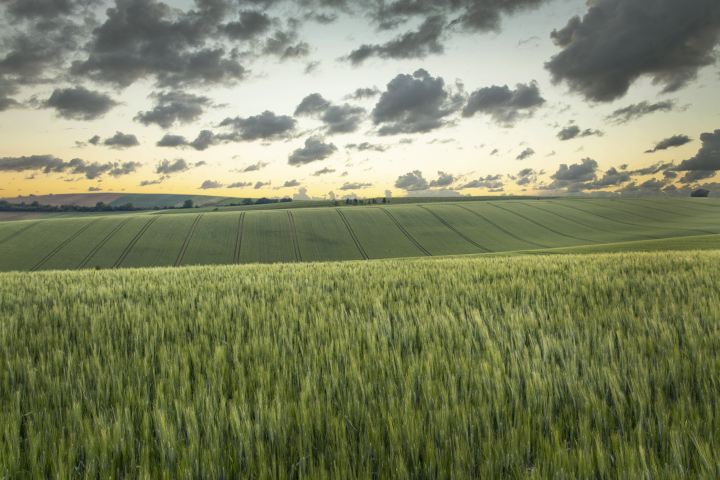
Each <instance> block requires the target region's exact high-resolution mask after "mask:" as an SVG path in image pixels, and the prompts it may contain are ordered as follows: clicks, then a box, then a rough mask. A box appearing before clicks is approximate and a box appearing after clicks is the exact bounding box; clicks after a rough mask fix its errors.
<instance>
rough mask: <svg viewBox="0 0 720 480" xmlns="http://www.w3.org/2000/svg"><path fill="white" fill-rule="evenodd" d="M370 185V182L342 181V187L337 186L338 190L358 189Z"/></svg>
mask: <svg viewBox="0 0 720 480" xmlns="http://www.w3.org/2000/svg"><path fill="white" fill-rule="evenodd" d="M369 187H372V183H359V182H355V183H347V182H346V183H344V184H343V186H342V187H339V188H338V190H359V189H362V188H369Z"/></svg>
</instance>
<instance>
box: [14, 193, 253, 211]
mask: <svg viewBox="0 0 720 480" xmlns="http://www.w3.org/2000/svg"><path fill="white" fill-rule="evenodd" d="M243 198H244V197H243ZM187 199H191V200H192V201H193V204H194V205H199V206H203V205H209V204H216V203H218V202H224V203H225V204H229V203H235V202H238V203H239V202H240V201H242V198H234V197H218V196H212V195H193V194H189V195H188V194H183V195H173V194H153V193H111V192H107V193H105V192H103V193H68V194H59V195H28V196H25V197H14V198H2V199H1V200H6V201H8V202H10V203H15V204H19V203H23V202H25V203H27V204H29V203H32V202H35V201H37V202H38V203H39V204H41V205H79V206H85V207H94V206H95V205H96V204H97V202H103V203H106V204H108V205H112V206H114V207H116V206H120V205H125V204H126V203H128V202H131V203H132V204H133V205H134V206H135V207H138V208H152V207H154V206H156V205H157V206H158V207H179V206H182V204H183V202H184V201H185V200H187Z"/></svg>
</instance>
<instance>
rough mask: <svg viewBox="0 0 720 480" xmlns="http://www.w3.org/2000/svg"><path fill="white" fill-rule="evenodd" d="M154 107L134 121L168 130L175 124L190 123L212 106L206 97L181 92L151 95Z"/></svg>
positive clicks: (140, 114) (138, 115)
mask: <svg viewBox="0 0 720 480" xmlns="http://www.w3.org/2000/svg"><path fill="white" fill-rule="evenodd" d="M152 97H153V98H155V107H153V109H152V110H150V111H147V112H139V113H138V114H137V115H136V116H135V118H134V120H135V121H138V122H140V123H142V124H143V125H151V124H153V123H154V124H156V125H159V126H160V127H162V128H166V129H167V128H170V127H171V126H172V125H173V124H175V123H191V122H193V121H195V120H197V119H198V118H200V116H201V115H202V114H203V113H204V111H205V108H206V107H209V106H210V105H212V102H211V101H210V99H209V98H208V97H201V96H198V95H193V94H191V93H185V92H181V91H171V92H160V93H153V94H152Z"/></svg>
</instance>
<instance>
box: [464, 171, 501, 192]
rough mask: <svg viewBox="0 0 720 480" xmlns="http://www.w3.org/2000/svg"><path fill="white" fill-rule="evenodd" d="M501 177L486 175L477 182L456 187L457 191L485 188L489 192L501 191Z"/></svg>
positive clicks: (473, 181)
mask: <svg viewBox="0 0 720 480" xmlns="http://www.w3.org/2000/svg"><path fill="white" fill-rule="evenodd" d="M501 179H502V175H500V174H498V175H486V176H485V177H480V178H478V179H477V180H472V181H470V182H468V183H466V184H464V185H460V186H459V187H457V190H465V189H467V188H485V189H488V190H490V191H493V190H495V191H502V189H503V187H504V185H505V184H504V183H503V182H502V181H501Z"/></svg>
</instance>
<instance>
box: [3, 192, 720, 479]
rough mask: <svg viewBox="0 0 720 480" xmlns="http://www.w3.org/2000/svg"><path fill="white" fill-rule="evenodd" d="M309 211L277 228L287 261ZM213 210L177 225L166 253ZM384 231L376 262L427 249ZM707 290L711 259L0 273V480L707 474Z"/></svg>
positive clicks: (677, 256) (719, 426)
mask: <svg viewBox="0 0 720 480" xmlns="http://www.w3.org/2000/svg"><path fill="white" fill-rule="evenodd" d="M578 205H580V204H578ZM632 205H633V204H631V207H632ZM691 206H692V204H691ZM545 207H546V208H548V211H551V210H552V209H551V207H550V206H545ZM492 208H494V207H490V206H487V207H482V208H480V207H477V209H476V210H477V212H479V213H480V214H482V215H483V216H487V217H488V218H490V215H491V213H492V212H493V210H492ZM508 208H510V207H508ZM513 208H517V209H518V210H517V211H518V213H520V214H523V215H524V214H525V210H522V207H521V206H517V207H513ZM578 208H584V209H587V210H588V211H590V210H593V211H596V212H597V213H598V214H599V215H605V216H610V214H609V213H608V212H609V207H604V206H603V207H594V206H592V205H590V202H585V203H583V205H582V206H579V207H578ZM618 208H621V207H619V206H618ZM622 208H624V207H622ZM673 208H674V207H673ZM678 208H679V207H678ZM388 210H390V209H388ZM458 210H459V209H458ZM565 210H567V211H571V209H569V208H565ZM565 210H562V211H565ZM438 211H439V210H438ZM552 211H554V210H552ZM560 211H561V210H560V209H558V210H557V212H560ZM276 213H277V214H278V215H280V214H282V215H280V216H278V217H277V218H275V217H272V218H271V217H268V218H267V219H265V220H268V222H267V226H266V227H262V226H261V225H259V224H258V225H255V226H251V225H249V224H248V219H249V218H250V214H249V213H248V214H246V218H245V225H244V227H243V228H245V229H250V230H252V229H255V230H254V231H255V232H256V233H257V234H260V233H261V230H260V229H261V228H267V229H268V231H274V229H280V228H281V227H280V225H281V224H282V222H283V220H282V218H281V217H282V216H284V221H285V222H286V223H287V224H288V225H290V218H289V217H288V215H287V213H286V212H267V215H271V214H272V215H275V214H276ZM306 213H307V214H308V215H309V213H310V212H306ZM345 213H347V218H348V221H349V222H351V223H352V224H353V226H354V227H358V230H356V231H355V233H356V234H357V235H358V238H360V239H363V237H362V235H361V234H362V233H363V232H362V230H360V229H359V227H361V226H362V225H364V223H363V222H365V221H366V220H367V219H365V218H364V217H363V215H374V214H378V218H380V219H387V221H388V222H391V220H390V217H389V216H388V215H387V214H385V213H383V212H382V211H377V212H375V211H372V212H371V211H369V210H368V211H364V210H361V209H357V210H350V211H347V212H345ZM426 213H427V212H426ZM326 214H327V215H329V217H328V218H318V219H313V220H317V222H318V223H317V224H315V226H308V227H306V228H305V229H304V230H303V229H301V228H300V226H299V225H300V224H303V225H311V224H310V223H306V222H305V221H304V220H303V219H302V216H301V215H298V214H294V220H295V224H296V225H297V237H296V238H297V241H298V242H297V243H299V245H300V247H301V248H303V245H304V242H306V241H307V238H308V236H311V237H312V235H314V233H312V232H313V231H314V230H313V228H315V229H317V228H319V227H318V225H320V226H322V225H325V224H330V222H335V223H337V220H338V219H340V215H339V214H337V213H335V212H334V211H333V210H327V212H326ZM415 214H417V215H418V216H421V217H420V218H416V219H410V217H409V215H415ZM232 215H233V216H232V217H231V218H228V221H227V222H222V221H220V220H218V218H220V217H216V218H213V217H212V216H211V215H208V214H206V215H204V216H202V217H198V215H195V216H189V217H188V219H187V220H185V222H186V223H187V225H185V227H183V229H184V230H186V231H188V230H192V225H193V224H194V225H195V227H196V229H195V235H194V236H192V238H190V239H189V240H188V237H187V235H186V236H185V237H184V238H183V241H182V242H179V243H180V246H179V247H178V249H180V250H181V251H182V248H183V246H184V248H185V250H184V251H185V259H186V260H187V259H189V258H196V259H198V258H200V257H201V256H202V255H201V254H202V251H201V250H198V249H195V250H194V248H195V247H193V242H195V241H196V240H198V239H199V237H198V235H200V234H201V232H202V231H203V228H207V229H209V230H212V231H214V232H216V234H217V237H218V239H219V243H220V244H223V245H224V244H226V243H227V244H230V246H232V244H233V242H232V237H233V233H235V234H237V228H238V225H242V217H240V216H239V215H238V214H237V213H234V214H232ZM333 215H334V216H333ZM682 215H685V214H684V213H683V214H682ZM393 216H394V217H395V219H396V220H398V221H402V222H407V223H406V225H407V226H406V227H405V231H406V232H407V233H408V234H409V236H406V235H405V234H404V233H402V232H401V233H396V234H395V236H394V237H393V238H394V240H393V242H395V243H393V245H399V244H400V243H399V242H401V241H402V239H403V238H404V239H405V241H406V242H409V243H410V244H413V243H412V242H411V240H410V237H413V238H416V240H418V241H419V242H420V244H421V245H422V246H423V248H426V249H428V250H430V251H434V249H438V248H440V247H439V246H440V245H442V241H441V240H439V237H431V236H426V235H425V234H424V233H422V232H423V229H424V228H427V226H426V225H427V223H426V222H429V221H430V217H428V216H426V215H425V214H424V213H422V211H421V210H420V209H419V208H415V209H410V210H403V211H398V212H395V211H393ZM335 217H337V219H336V218H335ZM130 218H131V220H128V223H127V224H126V225H127V227H124V228H130V226H131V225H132V228H133V229H134V230H133V231H136V230H138V229H139V228H140V229H141V228H143V227H145V226H147V224H143V222H148V221H153V223H152V224H151V225H149V227H148V228H147V230H146V232H147V233H148V235H150V234H151V233H152V232H153V230H155V231H157V232H160V231H164V230H162V229H164V228H165V227H168V225H165V226H163V225H162V224H161V223H160V222H161V221H165V220H167V218H159V219H158V220H152V219H150V218H148V217H130ZM198 218H199V220H198ZM443 218H446V219H447V218H448V217H445V216H443ZM529 218H533V219H534V220H537V221H538V223H543V222H541V219H542V217H540V216H534V217H529ZM583 218H585V217H583ZM623 218H626V219H627V220H628V222H629V223H638V224H644V223H648V222H651V220H649V219H648V218H649V217H647V218H646V219H645V220H644V221H642V222H641V220H642V219H639V218H638V219H633V220H631V218H630V215H628V216H627V217H623ZM210 219H213V221H215V222H216V223H215V224H212V225H211V224H209V223H205V222H207V221H208V220H210ZM112 220H113V221H115V218H113V219H112ZM196 220H197V222H196ZM411 220H412V222H414V223H413V224H412V225H414V226H412V227H411V226H410V222H411ZM95 221H96V222H97V223H92V222H95ZM101 221H102V220H91V222H89V223H80V222H79V221H73V222H75V223H70V222H71V221H70V220H67V221H65V220H64V221H62V222H66V223H67V224H68V225H71V226H69V227H68V228H67V229H66V232H67V233H71V232H73V231H78V230H79V229H82V228H86V229H85V230H83V232H84V233H85V234H89V233H90V231H91V229H98V228H100V222H101ZM108 221H110V220H108ZM340 221H341V222H342V219H340ZM447 221H448V222H450V220H447ZM493 221H494V220H493ZM58 222H59V221H58ZM548 222H549V220H548ZM558 222H560V220H558ZM260 223H263V222H260ZM587 223H588V225H592V226H597V228H609V226H610V225H612V224H606V225H603V224H602V223H601V222H598V223H596V222H594V221H592V222H587ZM225 224H227V225H230V224H232V225H234V230H233V229H230V228H229V227H228V229H225V227H224V225H225ZM543 224H544V223H543ZM21 225H22V222H16V223H14V224H13V227H14V228H16V230H15V233H17V232H18V231H20V230H17V227H18V226H21ZM113 225H114V224H113ZM338 225H339V226H342V227H343V228H345V231H346V232H348V233H347V234H346V237H345V240H344V241H343V242H342V243H340V244H334V243H327V248H328V249H331V248H332V247H333V246H334V247H335V249H334V250H333V251H334V252H335V253H334V254H335V255H338V256H342V255H348V256H349V255H351V254H352V255H355V256H356V257H358V256H359V250H358V249H357V248H356V247H355V243H354V241H353V239H352V238H353V237H352V236H351V234H350V233H349V231H348V229H347V227H346V224H345V223H344V222H342V225H340V224H338ZM383 225H386V224H383ZM488 225H489V224H488ZM111 226H112V225H108V226H107V227H108V228H110V227H111ZM546 226H547V227H548V228H552V230H555V231H557V232H562V231H563V230H561V224H560V223H557V224H555V223H553V224H550V223H547V225H546ZM115 227H117V225H115ZM186 227H187V228H186ZM505 227H506V228H507V231H513V230H511V229H514V228H515V225H512V224H507V225H505ZM505 227H503V228H505ZM33 228H37V227H33ZM124 228H121V229H119V230H118V231H119V232H122V231H123V230H124ZM456 228H458V227H456ZM487 228H490V227H487ZM668 228H677V229H680V228H681V227H679V226H674V227H668ZM707 228H708V226H707V225H706V224H705V223H704V222H703V221H701V220H699V219H696V220H693V219H690V220H688V221H686V222H685V223H684V224H683V226H682V231H683V232H685V231H686V229H700V230H705V229H707ZM458 229H459V228H458ZM398 230H399V229H398ZM448 230H449V229H448ZM3 231H5V233H6V234H7V233H9V231H6V230H3ZM27 231H28V232H30V231H32V228H30V229H29V230H27ZM538 231H539V230H538ZM640 232H642V235H647V236H652V235H654V234H655V233H654V232H656V231H655V230H649V229H645V228H644V227H643V228H642V229H640V230H639V231H638V232H636V234H638V235H639V233H640ZM657 232H658V233H657V234H660V235H661V233H659V232H660V230H658V231H657ZM186 233H187V232H186ZM471 233H472V230H471V229H468V230H466V231H465V233H464V235H467V236H469V235H470V234H471ZM80 235H82V233H81V234H80ZM128 235H129V234H128ZM553 235H557V234H556V233H553V232H552V231H551V230H548V233H547V234H546V235H545V236H542V237H539V238H538V239H537V240H538V242H543V243H550V239H551V238H554V237H553ZM628 235H630V234H629V233H628ZM575 236H577V237H578V238H580V237H581V236H583V235H581V234H580V233H578V234H577V235H575ZM630 236H632V235H630ZM79 237H80V236H78V237H77V238H79ZM115 238H116V237H115V236H111V237H110V239H109V240H108V241H107V242H106V243H105V247H103V248H109V247H108V245H109V244H110V242H111V241H113V239H115ZM143 238H145V237H141V238H140V240H138V244H139V243H140V242H141V241H143ZM147 238H149V237H147ZM277 238H278V240H277V241H276V242H275V243H273V244H271V245H269V246H268V247H267V248H255V247H253V248H252V249H249V250H248V251H247V255H254V256H256V257H258V258H259V257H260V256H262V255H265V254H267V253H268V252H270V251H271V250H272V249H273V248H283V249H289V251H290V252H293V250H294V246H293V245H295V244H296V240H295V237H293V235H292V234H291V233H289V232H286V231H285V230H283V233H282V235H279V236H278V237H277ZM460 238H461V237H460ZM693 238H696V239H698V240H699V241H700V242H702V241H707V239H708V238H709V237H708V236H697V237H693ZM281 239H282V244H281ZM186 240H187V241H186ZM326 241H327V242H329V240H326ZM672 241H675V240H674V239H667V240H665V239H660V240H652V239H650V240H648V239H645V240H635V241H632V242H631V243H633V242H634V243H636V244H638V245H641V244H645V245H647V244H648V243H652V242H660V243H663V242H666V243H667V242H672ZM286 244H287V245H286ZM288 245H289V246H288ZM413 245H414V244H413ZM70 247H71V243H66V244H65V246H64V247H63V249H70ZM33 248H39V243H38V245H36V246H35V247H33ZM353 248H354V249H353ZM372 248H376V249H377V251H380V250H381V246H380V244H378V245H377V246H375V247H371V246H368V250H367V252H368V253H370V252H373V251H375V250H372ZM393 248H394V247H393ZM573 248H577V249H580V250H581V249H586V248H597V245H592V244H591V245H587V246H584V247H570V248H569V250H571V249H573ZM244 249H245V246H244V245H243V246H242V250H241V251H240V255H241V256H242V255H244V254H245V253H243V252H245V250H244ZM61 250H62V249H61ZM222 250H223V251H225V249H222ZM71 251H72V250H68V252H67V254H66V255H65V256H66V257H67V258H70V257H71V256H72V255H74V254H71ZM100 251H102V248H101V249H99V250H98V251H97V252H98V253H99V252H100ZM342 252H346V253H342ZM546 252H549V250H547V251H546ZM131 253H132V252H131ZM236 254H237V251H236ZM157 255H159V256H160V257H162V258H163V259H164V260H163V261H164V262H166V263H167V262H170V263H171V264H172V262H171V261H170V260H177V256H176V254H175V253H173V254H172V255H166V254H165V253H164V252H157ZM193 255H195V257H193ZM208 255H209V256H210V257H212V258H213V259H216V260H222V261H227V260H228V259H227V258H223V257H219V256H215V255H216V254H215V253H211V252H210V253H208ZM173 257H175V258H173ZM130 258H131V257H130V255H128V256H127V257H126V260H128V259H130ZM208 258H209V257H208ZM51 260H52V257H51V258H50V260H48V262H49V261H51ZM290 261H292V258H290ZM30 263H31V262H27V264H30ZM18 265H20V263H18ZM23 265H25V264H24V263H23ZM718 278H720V251H717V250H714V251H688V252H665V253H615V254H592V255H572V254H565V255H552V256H527V255H524V256H511V257H502V256H488V255H478V256H475V257H455V258H424V259H410V260H382V261H360V260H358V261H351V262H343V263H287V264H277V265H226V266H214V267H210V266H203V267H187V268H154V269H142V268H140V269H118V270H101V271H64V272H63V271H53V272H33V273H22V272H14V273H2V274H0V284H1V285H2V289H0V318H1V319H2V322H1V323H0V363H1V364H2V366H3V367H2V368H1V369H0V425H2V428H0V478H29V477H31V478H98V477H99V478H108V477H143V478H159V477H165V478H330V477H332V478H370V477H374V478H718V477H719V476H720V453H719V452H720V436H719V435H718V432H720V405H719V403H718V398H720V355H719V354H718V352H719V351H720V343H718V339H720V322H718V319H719V318H720V283H718V281H717V279H718Z"/></svg>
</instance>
